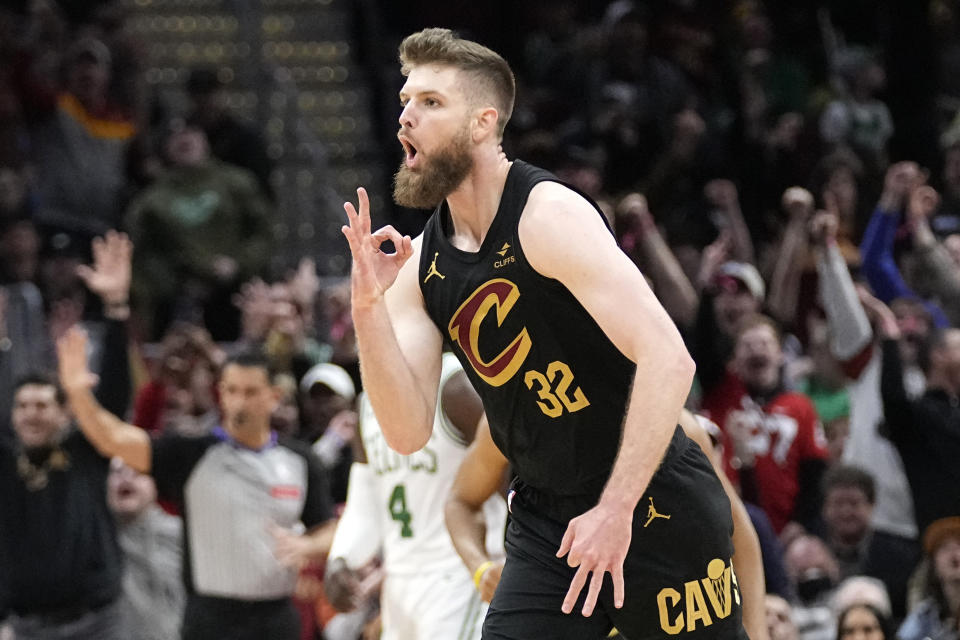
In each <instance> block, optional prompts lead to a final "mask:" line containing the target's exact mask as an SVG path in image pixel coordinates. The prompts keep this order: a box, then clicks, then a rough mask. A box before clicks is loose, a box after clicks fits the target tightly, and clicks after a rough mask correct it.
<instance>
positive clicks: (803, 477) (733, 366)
mask: <svg viewBox="0 0 960 640" xmlns="http://www.w3.org/2000/svg"><path fill="white" fill-rule="evenodd" d="M783 362H784V355H783V349H782V348H781V344H780V331H779V328H778V327H777V325H776V324H775V323H774V321H773V320H771V319H770V318H768V317H766V316H762V315H755V316H751V317H749V318H746V319H745V320H744V321H743V323H742V324H741V325H740V327H739V330H738V332H737V337H736V343H735V347H734V353H733V359H732V361H731V362H730V364H729V366H728V367H727V372H726V375H725V376H724V378H723V380H721V382H720V383H719V384H718V385H717V386H716V387H714V388H713V389H711V390H710V391H709V392H708V393H707V395H706V396H705V397H704V400H703V412H704V413H705V414H706V415H707V416H709V417H710V418H711V419H712V420H713V421H715V422H716V423H717V424H719V425H720V427H721V428H722V429H723V433H724V465H725V467H726V469H727V473H728V475H729V476H730V478H731V480H733V481H734V482H735V483H737V482H739V484H740V488H741V492H742V494H743V497H744V500H746V501H749V502H754V503H756V504H758V505H760V507H762V508H763V510H764V511H766V513H767V515H768V516H769V517H770V521H771V523H772V524H773V526H774V528H775V529H776V531H777V533H780V532H781V531H782V530H783V529H784V527H786V525H787V523H789V522H791V521H795V522H798V523H800V524H801V525H803V526H804V527H805V528H807V529H808V530H809V529H810V528H811V526H813V524H814V523H815V522H816V519H817V514H818V511H819V508H820V478H821V476H822V475H823V472H824V470H825V469H826V463H827V455H828V454H827V449H826V440H825V438H824V436H823V430H822V428H821V425H820V420H819V418H818V417H817V412H816V409H814V407H813V403H812V402H811V401H810V399H809V398H807V396H805V395H803V394H802V393H797V392H794V391H787V390H786V389H785V388H784V386H783V378H782V374H781V369H782V367H783Z"/></svg>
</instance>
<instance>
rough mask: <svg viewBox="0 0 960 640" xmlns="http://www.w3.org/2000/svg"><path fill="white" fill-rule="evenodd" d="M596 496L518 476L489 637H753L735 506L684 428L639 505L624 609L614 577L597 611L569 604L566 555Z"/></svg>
mask: <svg viewBox="0 0 960 640" xmlns="http://www.w3.org/2000/svg"><path fill="white" fill-rule="evenodd" d="M594 501H595V499H589V500H587V499H578V498H568V497H557V496H551V495H548V494H545V493H543V492H541V491H538V490H536V489H534V488H532V487H530V486H527V485H524V484H523V483H522V482H519V481H515V482H514V487H513V490H512V495H511V500H510V508H511V513H512V517H511V520H510V525H509V526H508V528H507V537H506V547H507V561H506V565H505V566H504V569H503V575H502V577H501V579H500V584H499V586H498V587H497V592H496V595H495V596H494V598H493V602H492V603H491V605H490V609H489V611H488V613H487V617H486V620H485V621H484V625H483V639H484V640H593V639H594V638H598V639H599V638H606V637H607V636H608V634H609V633H610V632H611V630H612V629H614V628H615V629H617V631H618V632H619V634H620V637H622V638H626V639H627V640H646V639H647V638H670V637H672V636H677V637H679V638H683V639H684V640H699V639H701V638H723V639H731V640H733V639H736V640H746V639H747V635H746V632H745V631H744V630H743V626H742V623H741V604H740V590H739V585H738V583H737V576H736V573H735V572H734V570H733V564H732V561H731V558H732V557H733V543H732V540H731V535H732V533H733V520H732V518H731V515H730V502H729V500H728V498H727V496H726V493H725V492H724V490H723V486H722V485H721V484H720V480H719V479H718V478H717V476H716V474H715V473H714V471H713V467H712V466H711V465H710V462H709V461H708V460H707V458H706V456H705V455H704V453H703V452H702V451H701V450H700V447H699V446H697V444H696V443H695V442H693V441H692V440H690V439H689V438H687V436H686V435H685V434H684V433H683V431H682V430H681V429H680V428H679V427H677V430H676V431H675V432H674V435H673V439H672V440H671V442H670V446H669V448H668V449H667V453H666V454H665V456H664V459H663V462H662V463H661V465H660V468H659V469H658V470H657V472H656V473H655V474H654V476H653V479H652V480H651V481H650V484H649V486H648V488H647V492H646V493H645V494H644V496H643V498H642V499H641V500H640V502H639V503H638V504H637V508H636V511H635V513H634V519H633V537H632V540H631V543H630V549H629V551H628V554H627V557H626V560H625V562H624V586H625V595H626V599H625V602H624V606H623V607H622V608H620V609H617V608H615V607H614V605H613V582H612V580H611V578H610V575H609V574H607V575H606V577H605V579H604V584H603V588H602V589H601V591H600V597H599V599H598V602H597V606H596V608H595V609H594V612H593V615H591V616H590V617H589V618H585V617H584V616H583V615H582V614H581V609H582V608H583V603H584V600H585V599H586V594H587V591H588V587H589V580H588V581H587V584H586V585H585V586H584V588H583V590H582V592H581V594H580V599H579V601H578V602H577V605H576V606H575V607H574V610H573V612H572V613H570V614H564V613H563V612H562V611H561V610H560V607H561V605H562V603H563V599H564V597H565V596H566V593H567V590H568V589H569V588H570V582H571V581H572V580H573V576H574V574H575V573H576V569H574V568H571V567H569V566H568V565H567V560H566V557H564V558H557V557H556V553H557V550H558V549H559V548H560V541H561V540H562V539H563V535H564V533H565V531H566V528H567V523H568V522H569V520H570V519H571V518H573V517H576V516H578V515H580V514H581V513H583V512H585V511H587V510H588V509H590V508H591V507H593V506H594V504H593V502H594Z"/></svg>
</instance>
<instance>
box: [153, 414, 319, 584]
mask: <svg viewBox="0 0 960 640" xmlns="http://www.w3.org/2000/svg"><path fill="white" fill-rule="evenodd" d="M152 473H153V476H154V478H155V480H156V483H157V490H158V493H159V494H160V496H161V497H163V498H165V499H167V500H171V501H172V502H174V503H175V504H176V505H178V506H179V508H180V511H181V513H182V514H183V522H184V534H185V535H184V546H185V550H184V580H185V582H186V586H187V590H188V591H189V592H191V593H196V594H199V595H202V596H211V597H218V598H231V599H237V600H275V599H279V598H285V597H288V596H290V595H291V594H292V593H293V589H294V585H295V581H296V572H295V571H293V570H291V569H288V568H286V567H284V566H282V565H281V564H280V563H279V562H278V561H277V559H276V557H275V556H274V548H275V544H276V543H275V541H274V538H273V535H272V533H271V530H272V529H273V528H274V527H281V528H284V529H293V530H297V529H300V530H303V528H304V527H305V528H306V529H310V528H312V527H314V526H316V525H318V524H321V523H323V522H325V521H327V520H329V519H330V518H331V517H332V516H333V511H332V506H331V502H330V495H329V484H328V481H327V479H326V474H325V472H324V470H323V467H322V466H321V464H320V462H319V460H317V458H316V457H314V455H313V453H312V452H311V451H310V448H309V447H308V446H307V445H305V444H301V443H299V442H296V441H293V440H286V439H281V440H278V439H277V437H276V435H275V434H274V436H273V437H272V438H271V440H270V442H269V443H268V444H267V445H266V446H265V447H263V448H262V449H259V450H253V449H248V448H246V447H244V446H242V445H240V444H239V443H237V442H236V441H234V440H233V439H231V438H230V436H229V435H228V434H227V433H226V432H225V431H224V430H223V429H222V428H219V427H218V428H217V429H215V430H214V432H213V433H212V434H210V435H207V436H201V437H185V436H181V435H176V434H165V435H163V436H162V437H160V438H159V439H157V440H155V441H154V443H153V464H152Z"/></svg>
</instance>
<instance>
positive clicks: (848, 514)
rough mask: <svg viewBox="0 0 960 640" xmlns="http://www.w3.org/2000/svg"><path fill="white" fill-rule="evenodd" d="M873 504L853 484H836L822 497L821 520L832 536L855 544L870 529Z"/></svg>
mask: <svg viewBox="0 0 960 640" xmlns="http://www.w3.org/2000/svg"><path fill="white" fill-rule="evenodd" d="M872 515H873V505H872V504H871V503H870V501H869V500H868V499H867V496H866V494H864V493H863V491H862V490H861V489H860V488H858V487H854V486H836V487H833V488H831V489H830V490H829V491H827V494H826V495H825V496H824V499H823V520H824V522H825V524H826V525H827V530H828V531H829V533H830V535H831V536H832V537H835V538H837V539H838V540H840V541H841V542H843V543H844V544H857V543H859V542H860V541H861V540H863V538H864V536H866V535H867V532H868V531H869V530H870V517H871V516H872Z"/></svg>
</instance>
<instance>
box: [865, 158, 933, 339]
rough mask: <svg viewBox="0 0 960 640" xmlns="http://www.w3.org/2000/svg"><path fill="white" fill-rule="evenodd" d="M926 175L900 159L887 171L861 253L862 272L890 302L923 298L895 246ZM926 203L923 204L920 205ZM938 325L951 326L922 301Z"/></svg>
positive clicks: (883, 300) (872, 286)
mask: <svg viewBox="0 0 960 640" xmlns="http://www.w3.org/2000/svg"><path fill="white" fill-rule="evenodd" d="M925 180H926V177H925V175H924V174H923V173H922V172H921V170H920V167H919V166H917V164H916V163H915V162H898V163H896V164H894V165H892V166H891V167H890V168H889V169H888V170H887V175H886V177H885V178H884V183H883V193H882V194H881V196H880V201H879V202H878V203H877V208H876V209H875V210H874V212H873V215H872V216H871V217H870V223H869V224H868V225H867V229H866V231H865V232H864V234H863V241H862V242H861V244H860V252H861V255H862V257H863V264H862V273H863V275H864V277H866V279H867V282H868V283H869V284H870V288H871V289H873V293H874V295H876V297H877V298H878V299H879V300H880V301H881V302H883V303H885V304H890V303H891V302H892V301H893V300H895V299H897V298H906V299H910V300H920V298H919V296H918V295H917V293H916V292H915V291H914V290H913V289H911V288H910V287H909V286H908V285H907V283H906V282H905V281H904V279H903V275H902V274H901V272H900V268H899V266H898V265H897V262H896V260H894V256H893V245H894V241H895V239H896V233H897V228H898V227H899V224H900V216H901V213H903V212H904V210H905V209H907V205H908V203H909V201H910V196H911V194H912V193H913V191H914V190H915V189H918V188H919V187H921V186H923V183H924V182H925ZM918 206H922V205H918ZM922 302H923V304H924V306H925V307H926V308H927V310H928V311H929V313H930V315H931V316H932V317H933V321H934V324H935V325H936V326H938V327H947V326H949V325H950V323H949V321H948V320H947V317H946V316H945V315H944V313H943V311H942V309H941V308H940V307H939V306H938V305H935V304H933V303H930V302H928V301H922Z"/></svg>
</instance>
